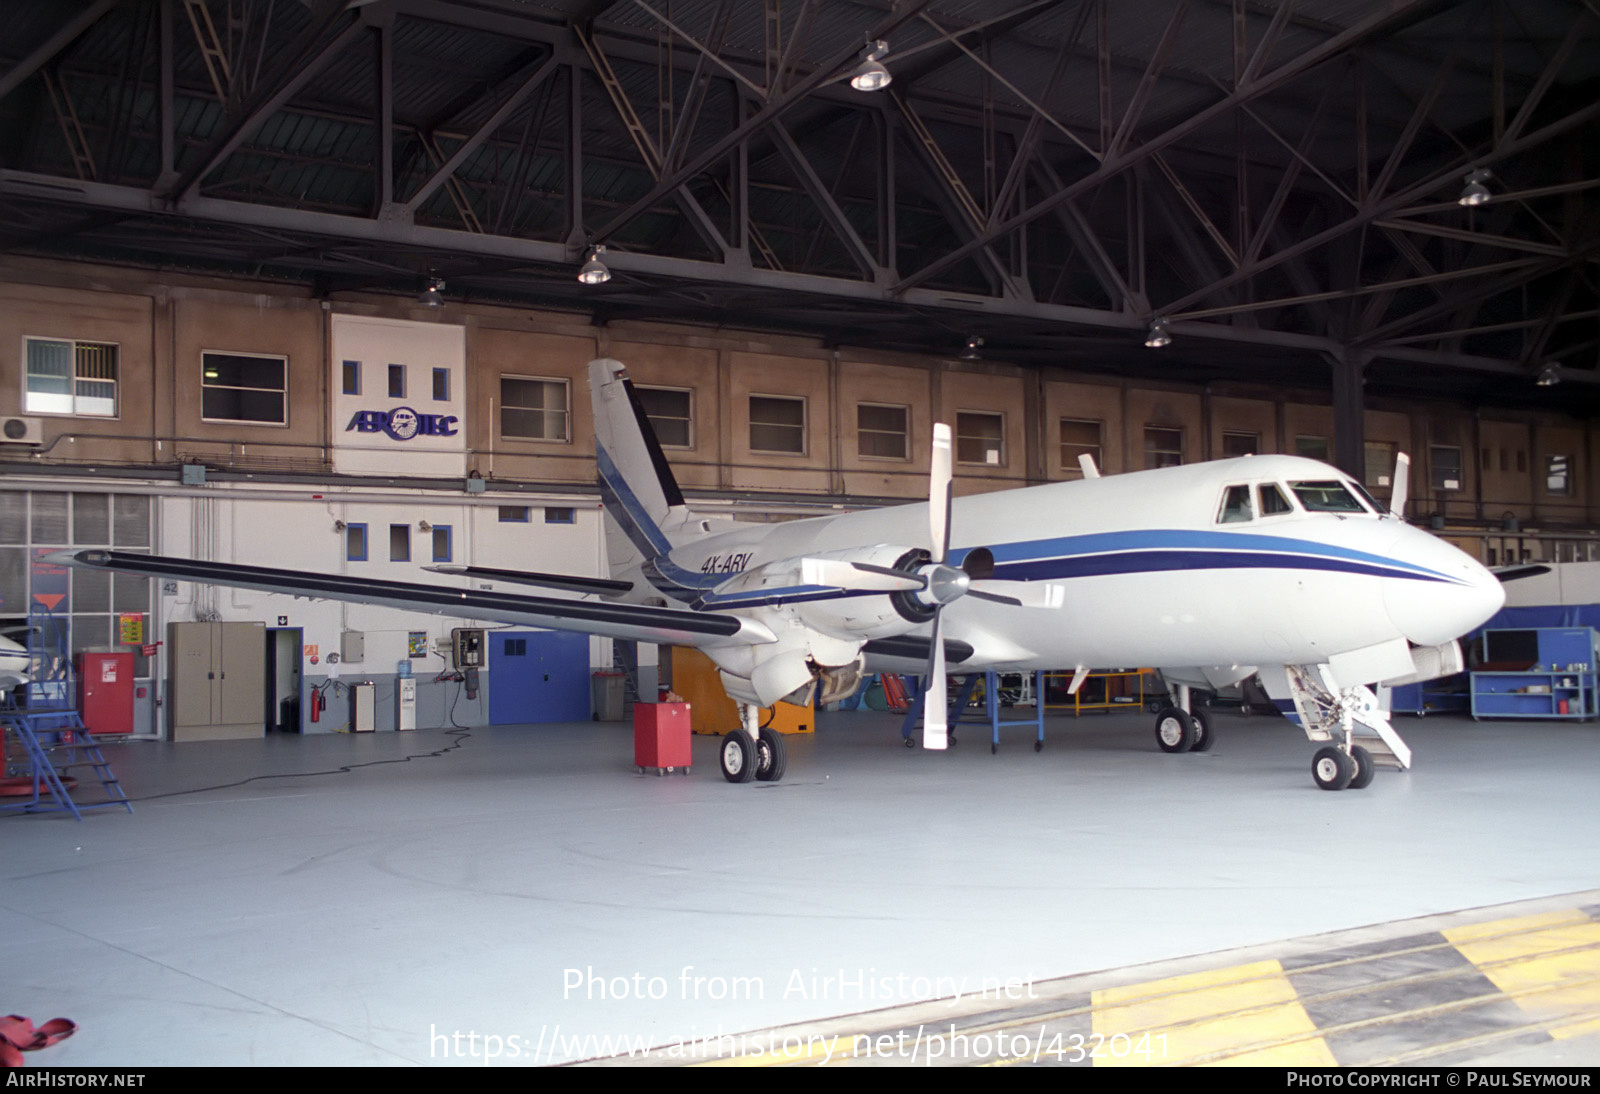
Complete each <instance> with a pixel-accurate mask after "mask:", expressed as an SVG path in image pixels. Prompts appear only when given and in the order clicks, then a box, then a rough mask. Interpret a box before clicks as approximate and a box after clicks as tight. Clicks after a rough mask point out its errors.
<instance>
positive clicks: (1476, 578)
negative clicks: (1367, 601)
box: [1383, 528, 1506, 646]
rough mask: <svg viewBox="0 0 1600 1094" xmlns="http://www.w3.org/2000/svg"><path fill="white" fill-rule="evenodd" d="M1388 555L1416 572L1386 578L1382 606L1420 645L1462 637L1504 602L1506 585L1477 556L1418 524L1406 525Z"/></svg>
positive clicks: (1439, 643)
mask: <svg viewBox="0 0 1600 1094" xmlns="http://www.w3.org/2000/svg"><path fill="white" fill-rule="evenodd" d="M1389 557H1390V558H1392V559H1394V560H1395V561H1396V562H1397V563H1400V564H1401V565H1402V566H1403V567H1404V568H1405V569H1406V570H1407V572H1408V573H1411V574H1413V575H1415V576H1413V577H1407V578H1400V579H1392V580H1389V581H1385V582H1384V588H1383V599H1384V606H1385V607H1386V608H1387V609H1388V612H1389V619H1390V621H1391V622H1393V623H1394V625H1395V626H1396V627H1397V628H1398V629H1399V631H1400V633H1401V634H1403V635H1405V636H1406V638H1407V639H1409V640H1410V641H1412V642H1413V643H1415V644H1417V645H1419V646H1437V645H1441V644H1443V643H1445V642H1449V641H1451V640H1452V639H1455V638H1460V637H1461V636H1462V635H1464V634H1466V633H1467V632H1469V631H1471V630H1473V629H1474V628H1476V627H1479V626H1481V625H1482V624H1483V623H1484V621H1485V620H1487V619H1488V618H1489V617H1490V616H1492V615H1493V614H1494V613H1495V612H1497V611H1499V610H1500V609H1501V607H1502V606H1504V604H1505V602H1506V593H1505V587H1504V586H1503V585H1501V584H1500V581H1499V579H1498V578H1496V577H1495V576H1494V575H1493V574H1491V573H1490V572H1489V571H1488V570H1486V569H1484V568H1483V566H1481V565H1480V564H1479V563H1478V561H1477V560H1476V559H1474V558H1472V557H1470V556H1469V555H1467V554H1466V553H1465V552H1463V551H1461V550H1460V549H1459V548H1457V547H1454V546H1452V545H1451V544H1449V543H1446V542H1445V541H1444V540H1442V539H1439V538H1438V537H1436V536H1433V535H1430V534H1428V533H1427V532H1424V531H1422V530H1421V529H1420V528H1405V529H1403V534H1402V535H1401V536H1399V537H1397V538H1396V540H1395V542H1394V544H1393V545H1392V546H1391V547H1390V549H1389Z"/></svg>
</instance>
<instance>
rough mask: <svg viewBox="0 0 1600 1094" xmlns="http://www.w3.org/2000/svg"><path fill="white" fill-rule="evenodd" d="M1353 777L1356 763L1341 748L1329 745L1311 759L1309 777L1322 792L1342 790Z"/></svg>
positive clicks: (1320, 749) (1318, 750)
mask: <svg viewBox="0 0 1600 1094" xmlns="http://www.w3.org/2000/svg"><path fill="white" fill-rule="evenodd" d="M1355 776H1356V762H1355V761H1354V760H1352V759H1351V758H1350V754H1349V753H1347V752H1346V751H1345V750H1344V749H1342V748H1335V747H1333V746H1332V745H1329V746H1327V747H1326V748H1319V749H1317V754H1316V755H1315V756H1313V757H1311V777H1312V778H1313V779H1315V780H1316V781H1317V785H1318V786H1320V787H1322V789H1324V790H1343V789H1344V788H1345V787H1347V786H1349V785H1350V780H1351V779H1353V778H1355Z"/></svg>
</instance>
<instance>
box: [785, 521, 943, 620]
mask: <svg viewBox="0 0 1600 1094" xmlns="http://www.w3.org/2000/svg"><path fill="white" fill-rule="evenodd" d="M810 557H811V558H815V559H822V560H826V561H829V562H843V563H859V564H862V565H864V566H870V567H874V568H875V569H876V570H892V571H895V572H896V573H897V574H904V575H905V578H906V582H905V583H906V586H907V587H905V588H900V589H895V590H892V591H880V590H875V589H859V588H858V589H856V590H855V591H854V592H852V593H850V594H849V595H845V596H839V595H834V596H832V597H829V598H827V599H816V600H808V599H805V598H804V597H797V598H796V599H795V603H794V604H793V605H792V610H793V611H794V613H795V615H797V616H798V617H799V618H800V620H801V621H802V622H803V623H804V624H805V625H806V626H807V627H809V628H811V629H812V630H815V631H820V632H822V633H823V634H826V635H831V636H832V637H834V638H842V639H859V640H866V639H872V638H890V637H893V636H895V635H901V634H905V633H906V632H907V631H909V630H911V629H912V628H914V627H917V626H919V625H921V624H923V623H926V622H928V621H929V620H930V619H932V618H933V604H932V603H930V602H927V601H926V600H925V599H924V598H923V590H922V589H920V588H916V587H914V586H913V585H912V584H911V583H912V582H913V581H917V582H920V580H921V579H920V578H919V577H918V576H917V571H918V569H919V568H921V567H922V566H924V565H925V564H926V563H927V561H928V552H927V551H924V550H921V549H920V548H916V547H896V546H888V545H880V546H877V547H868V548H858V549H855V550H848V551H827V552H821V553H818V554H816V555H813V556H810ZM863 573H864V574H866V575H867V576H872V572H871V571H864V572H863ZM885 576H886V575H885ZM817 583H818V584H822V585H827V586H828V587H830V588H838V587H840V586H839V585H835V584H831V583H830V582H829V581H828V580H827V579H826V578H825V577H824V578H822V579H820V580H818V582H817ZM844 587H845V588H850V587H851V586H848V585H846V586H844Z"/></svg>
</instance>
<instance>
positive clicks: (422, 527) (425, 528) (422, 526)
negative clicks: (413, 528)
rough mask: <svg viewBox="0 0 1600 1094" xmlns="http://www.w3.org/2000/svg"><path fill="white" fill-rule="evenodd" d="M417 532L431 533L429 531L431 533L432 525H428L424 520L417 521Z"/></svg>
mask: <svg viewBox="0 0 1600 1094" xmlns="http://www.w3.org/2000/svg"><path fill="white" fill-rule="evenodd" d="M417 531H419V532H431V531H433V525H431V524H429V523H428V522H427V521H425V520H419V521H417Z"/></svg>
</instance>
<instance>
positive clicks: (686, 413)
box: [633, 385, 694, 448]
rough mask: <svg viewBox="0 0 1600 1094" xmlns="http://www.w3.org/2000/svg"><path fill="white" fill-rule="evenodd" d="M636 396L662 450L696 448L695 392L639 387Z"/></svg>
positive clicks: (685, 389)
mask: <svg viewBox="0 0 1600 1094" xmlns="http://www.w3.org/2000/svg"><path fill="white" fill-rule="evenodd" d="M633 393H634V394H635V395H637V396H638V397H639V405H640V406H642V407H644V415H645V417H646V418H648V419H650V428H651V429H653V430H655V433H656V440H657V441H658V442H660V444H661V447H662V448H693V447H694V392H692V391H690V390H689V389H688V388H681V387H640V386H638V385H634V389H633Z"/></svg>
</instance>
